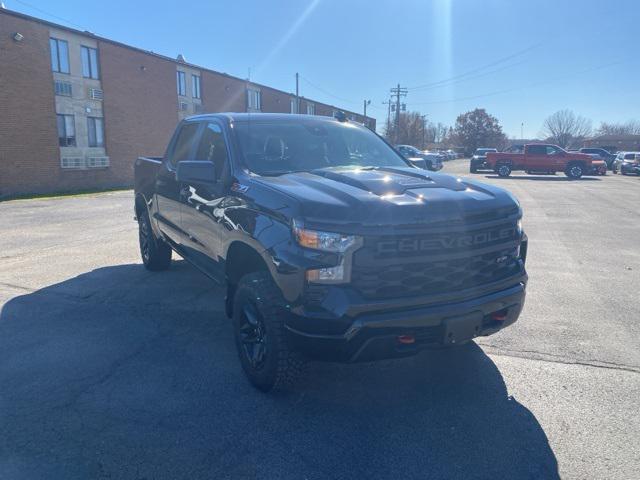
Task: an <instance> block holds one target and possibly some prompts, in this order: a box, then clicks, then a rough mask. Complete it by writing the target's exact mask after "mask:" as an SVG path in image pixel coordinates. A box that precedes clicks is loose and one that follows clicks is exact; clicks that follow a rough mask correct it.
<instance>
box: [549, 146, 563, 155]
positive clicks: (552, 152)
mask: <svg viewBox="0 0 640 480" xmlns="http://www.w3.org/2000/svg"><path fill="white" fill-rule="evenodd" d="M559 152H560V150H558V149H557V148H556V147H552V146H551V145H547V148H546V153H547V155H557V154H558V153H559Z"/></svg>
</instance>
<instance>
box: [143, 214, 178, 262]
mask: <svg viewBox="0 0 640 480" xmlns="http://www.w3.org/2000/svg"><path fill="white" fill-rule="evenodd" d="M138 241H139V243H140V256H141V257H142V263H143V264H144V266H145V268H146V269H147V270H151V271H152V272H159V271H162V270H166V269H167V268H169V266H170V265H171V247H170V246H169V245H167V244H166V243H165V242H164V240H162V239H160V238H157V237H156V236H155V234H154V233H153V228H151V220H150V219H149V212H148V211H147V210H146V209H145V210H144V212H143V213H142V214H140V216H139V217H138Z"/></svg>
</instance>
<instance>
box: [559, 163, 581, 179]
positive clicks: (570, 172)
mask: <svg viewBox="0 0 640 480" xmlns="http://www.w3.org/2000/svg"><path fill="white" fill-rule="evenodd" d="M564 173H565V175H566V176H567V177H569V178H570V179H572V180H573V179H578V178H580V177H582V174H583V173H584V171H583V168H582V165H580V164H579V163H572V164H570V165H569V166H568V167H567V170H566V171H565V172H564Z"/></svg>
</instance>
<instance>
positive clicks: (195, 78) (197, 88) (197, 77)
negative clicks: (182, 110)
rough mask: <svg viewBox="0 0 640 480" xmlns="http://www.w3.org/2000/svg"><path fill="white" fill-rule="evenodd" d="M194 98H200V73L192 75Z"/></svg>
mask: <svg viewBox="0 0 640 480" xmlns="http://www.w3.org/2000/svg"><path fill="white" fill-rule="evenodd" d="M191 87H192V95H193V98H200V75H191Z"/></svg>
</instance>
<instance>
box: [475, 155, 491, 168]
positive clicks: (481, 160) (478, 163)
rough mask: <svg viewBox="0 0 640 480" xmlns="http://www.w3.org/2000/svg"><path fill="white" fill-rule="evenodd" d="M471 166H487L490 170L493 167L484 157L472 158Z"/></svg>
mask: <svg viewBox="0 0 640 480" xmlns="http://www.w3.org/2000/svg"><path fill="white" fill-rule="evenodd" d="M470 162H471V167H472V168H477V169H481V168H483V169H484V168H486V169H488V170H491V169H492V168H491V167H490V166H489V165H488V164H487V160H486V159H484V158H478V159H473V158H472V159H471V161H470Z"/></svg>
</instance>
